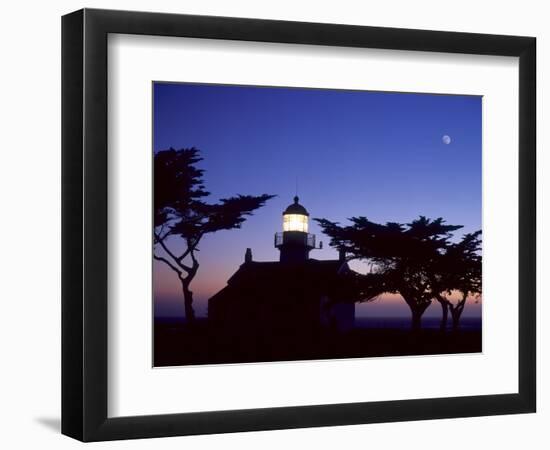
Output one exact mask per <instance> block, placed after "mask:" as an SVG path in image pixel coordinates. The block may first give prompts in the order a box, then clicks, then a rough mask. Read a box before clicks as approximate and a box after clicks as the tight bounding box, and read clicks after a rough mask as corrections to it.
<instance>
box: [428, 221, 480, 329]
mask: <svg viewBox="0 0 550 450" xmlns="http://www.w3.org/2000/svg"><path fill="white" fill-rule="evenodd" d="M480 251H481V230H479V231H476V232H474V233H468V234H465V235H464V237H463V238H462V240H461V241H460V242H458V243H450V244H449V245H448V246H447V249H446V252H445V254H444V255H442V257H441V259H440V261H439V264H438V267H437V277H438V279H439V290H440V292H439V293H438V294H437V296H438V301H439V302H440V303H441V304H442V305H443V304H445V305H446V307H447V308H448V309H449V310H450V312H451V316H452V321H453V325H452V326H453V330H456V329H458V327H459V322H460V317H461V315H462V312H463V311H464V306H465V305H466V299H467V298H468V296H470V295H471V296H479V295H480V294H481V254H480ZM453 293H458V294H459V299H458V300H453V298H452V294H453Z"/></svg>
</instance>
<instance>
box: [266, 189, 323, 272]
mask: <svg viewBox="0 0 550 450" xmlns="http://www.w3.org/2000/svg"><path fill="white" fill-rule="evenodd" d="M299 201H300V199H299V198H298V196H296V197H294V203H292V204H291V205H289V206H288V207H287V208H286V209H285V210H284V212H283V232H282V233H276V234H275V247H277V248H278V249H279V251H280V252H281V254H280V261H281V262H283V263H300V262H304V261H307V260H308V259H309V252H310V251H311V250H313V249H314V248H315V235H313V234H310V233H308V222H309V213H308V212H307V210H306V208H304V207H303V206H302V205H300V203H299Z"/></svg>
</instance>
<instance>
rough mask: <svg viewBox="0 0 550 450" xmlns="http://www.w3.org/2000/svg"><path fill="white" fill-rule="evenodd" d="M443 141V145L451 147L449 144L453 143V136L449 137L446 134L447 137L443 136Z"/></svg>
mask: <svg viewBox="0 0 550 450" xmlns="http://www.w3.org/2000/svg"><path fill="white" fill-rule="evenodd" d="M441 140H442V141H443V143H444V144H445V145H449V144H450V143H451V136H449V135H447V134H446V135H445V136H443V137H442V138H441Z"/></svg>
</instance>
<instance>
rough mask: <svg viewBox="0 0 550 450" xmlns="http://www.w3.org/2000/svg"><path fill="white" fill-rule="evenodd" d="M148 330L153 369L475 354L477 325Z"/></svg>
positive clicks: (159, 325)
mask: <svg viewBox="0 0 550 450" xmlns="http://www.w3.org/2000/svg"><path fill="white" fill-rule="evenodd" d="M154 333H155V336H154V359H155V361H154V365H155V367H160V366H181V365H191V364H192V365H197V364H222V363H246V362H268V361H293V360H312V359H333V358H364V357H376V356H404V355H434V354H450V353H477V352H481V328H480V327H477V326H468V325H466V326H464V327H463V328H461V329H459V330H458V331H451V330H447V331H446V332H440V331H439V330H438V329H437V328H436V327H425V328H423V329H422V330H420V331H419V332H416V333H415V332H412V331H411V330H410V329H407V328H387V327H375V328H356V329H354V330H352V331H351V332H349V333H347V334H334V333H332V334H331V333H327V332H310V333H302V334H301V335H299V336H297V335H292V336H290V335H289V334H287V333H280V334H276V335H274V334H271V333H266V334H265V335H264V336H263V337H262V336H260V335H258V334H254V335H247V334H246V333H243V332H240V333H238V334H237V333H235V332H227V331H226V332H221V331H219V330H218V329H215V328H214V327H212V326H209V323H208V321H207V320H205V319H202V320H197V323H196V325H194V326H193V327H189V326H187V325H186V324H185V322H182V321H180V322H177V321H164V320H157V321H156V323H155V331H154Z"/></svg>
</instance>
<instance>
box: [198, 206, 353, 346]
mask: <svg viewBox="0 0 550 450" xmlns="http://www.w3.org/2000/svg"><path fill="white" fill-rule="evenodd" d="M282 228H283V231H282V232H278V233H276V234H275V238H274V245H275V247H276V248H277V249H278V250H279V255H280V256H279V261H254V258H253V255H252V250H251V249H247V250H246V252H245V257H244V261H243V263H242V264H241V266H240V267H239V268H238V270H237V271H236V272H235V273H234V274H233V275H232V276H231V277H230V278H229V280H228V281H227V285H226V286H225V287H224V288H223V289H222V290H220V291H219V292H218V293H216V294H215V295H214V296H212V297H211V298H210V299H209V301H208V318H209V320H210V321H212V322H214V323H216V324H217V325H218V326H221V327H228V328H238V329H242V330H250V331H253V332H254V333H255V334H256V335H261V334H265V333H269V334H271V333H285V334H287V335H296V336H297V335H299V334H301V333H310V332H312V331H315V330H322V329H325V330H334V331H338V332H345V331H347V330H350V329H351V328H352V327H353V325H354V315H355V305H354V299H353V289H352V286H353V282H354V277H355V276H356V273H355V272H354V271H352V270H351V269H350V268H349V266H348V264H347V262H346V260H345V255H344V254H340V257H339V258H338V259H334V260H317V259H312V258H310V256H309V255H310V253H311V252H312V251H313V250H315V249H316V248H321V246H319V247H316V242H315V235H314V234H310V233H309V232H308V231H309V230H308V228H309V213H308V212H307V210H306V208H304V206H302V205H301V204H300V203H299V198H298V197H297V196H296V197H294V202H293V203H292V204H291V205H289V206H288V207H287V208H286V209H285V211H284V212H283V227H282Z"/></svg>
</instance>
